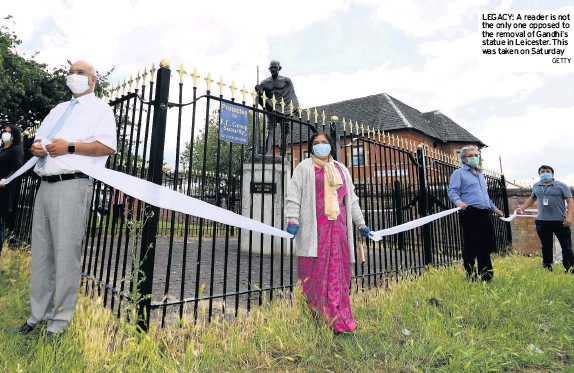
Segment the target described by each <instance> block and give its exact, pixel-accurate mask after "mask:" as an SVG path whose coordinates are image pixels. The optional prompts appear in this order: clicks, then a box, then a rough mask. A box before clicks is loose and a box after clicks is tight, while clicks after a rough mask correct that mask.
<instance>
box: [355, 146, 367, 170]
mask: <svg viewBox="0 0 574 373" xmlns="http://www.w3.org/2000/svg"><path fill="white" fill-rule="evenodd" d="M352 154H353V166H364V165H365V154H364V149H363V148H353V152H352Z"/></svg>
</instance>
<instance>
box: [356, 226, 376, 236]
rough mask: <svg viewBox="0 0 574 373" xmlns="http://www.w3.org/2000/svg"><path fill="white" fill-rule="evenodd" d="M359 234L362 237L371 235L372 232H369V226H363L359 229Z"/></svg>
mask: <svg viewBox="0 0 574 373" xmlns="http://www.w3.org/2000/svg"><path fill="white" fill-rule="evenodd" d="M359 232H360V233H361V236H363V237H373V232H371V228H369V227H367V226H365V227H364V228H361V229H359Z"/></svg>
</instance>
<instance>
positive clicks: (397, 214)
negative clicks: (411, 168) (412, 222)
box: [393, 180, 405, 250]
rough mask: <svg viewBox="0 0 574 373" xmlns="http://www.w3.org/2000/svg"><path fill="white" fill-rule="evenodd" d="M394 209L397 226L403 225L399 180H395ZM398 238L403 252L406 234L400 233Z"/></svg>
mask: <svg viewBox="0 0 574 373" xmlns="http://www.w3.org/2000/svg"><path fill="white" fill-rule="evenodd" d="M393 189H394V190H393V194H394V198H393V200H394V201H393V202H394V203H393V204H394V206H393V208H394V210H395V219H396V220H395V225H401V224H403V199H402V194H401V182H400V181H399V180H395V183H394V188H393ZM397 236H398V237H397V238H398V245H399V250H403V249H404V248H405V234H404V233H399V234H398V235H397Z"/></svg>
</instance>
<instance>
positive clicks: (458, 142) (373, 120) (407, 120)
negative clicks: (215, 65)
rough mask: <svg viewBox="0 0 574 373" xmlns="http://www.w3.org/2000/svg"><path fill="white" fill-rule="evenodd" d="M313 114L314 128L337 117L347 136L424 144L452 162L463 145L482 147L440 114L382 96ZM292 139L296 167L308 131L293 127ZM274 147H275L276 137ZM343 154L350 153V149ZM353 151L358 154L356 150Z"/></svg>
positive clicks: (366, 157) (343, 103) (339, 104)
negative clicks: (386, 137)
mask: <svg viewBox="0 0 574 373" xmlns="http://www.w3.org/2000/svg"><path fill="white" fill-rule="evenodd" d="M315 110H316V112H317V113H318V114H319V116H320V117H319V120H318V122H319V123H318V126H321V125H322V123H320V122H321V119H323V121H324V120H325V119H324V118H327V119H326V120H327V122H328V121H329V119H328V118H331V117H332V116H337V117H338V126H340V128H341V129H344V131H345V132H347V133H349V132H351V133H357V132H358V133H362V134H366V133H367V130H371V131H374V133H385V134H387V135H391V136H396V137H397V141H399V140H398V139H401V140H400V141H403V142H404V143H408V144H416V145H419V144H421V143H423V144H426V145H427V146H428V147H429V149H433V150H436V151H440V152H441V153H443V154H446V155H449V156H451V157H453V158H455V157H456V156H457V155H458V152H459V151H460V148H461V147H463V146H465V145H470V144H472V145H476V146H478V147H479V148H484V147H486V144H484V143H483V142H482V141H481V140H480V139H478V138H477V137H475V136H474V135H472V134H471V133H470V132H468V131H467V130H465V129H464V128H463V127H461V126H460V125H459V124H457V123H455V122H454V121H453V120H452V119H450V118H449V117H448V116H446V115H444V114H443V113H441V112H440V111H438V110H435V111H430V112H425V113H423V112H421V111H419V110H417V109H415V108H413V107H411V106H409V105H407V104H405V103H403V102H402V101H400V100H398V99H396V98H394V97H392V96H390V95H389V94H386V93H380V94H376V95H371V96H366V97H361V98H355V99H351V100H345V101H341V102H336V103H333V104H328V105H322V106H318V107H316V108H311V112H315ZM323 114H324V116H323ZM350 123H352V126H353V128H352V129H351V128H350V126H349V124H350ZM323 124H324V122H323ZM327 124H328V123H327ZM292 136H293V137H292V140H290V141H292V144H293V148H292V151H293V153H294V158H295V163H298V162H299V161H300V159H298V155H299V154H301V152H300V151H299V144H301V146H302V147H303V148H304V147H305V146H306V142H307V139H308V136H309V131H306V130H303V131H301V133H299V131H298V129H297V127H295V128H293V134H292ZM373 138H375V139H376V138H377V137H376V136H373ZM342 141H344V140H342ZM277 143H279V137H278V136H277ZM347 151H351V149H348V150H347ZM354 151H355V152H359V151H360V150H354ZM341 156H343V154H341ZM348 156H352V157H355V158H357V157H361V158H363V159H364V160H365V161H367V162H368V161H369V158H370V157H369V155H367V154H349V155H348Z"/></svg>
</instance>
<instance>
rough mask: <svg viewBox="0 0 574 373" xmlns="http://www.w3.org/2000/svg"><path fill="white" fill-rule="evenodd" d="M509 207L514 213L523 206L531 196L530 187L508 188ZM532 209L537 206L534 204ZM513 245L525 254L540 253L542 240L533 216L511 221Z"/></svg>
mask: <svg viewBox="0 0 574 373" xmlns="http://www.w3.org/2000/svg"><path fill="white" fill-rule="evenodd" d="M507 193H508V208H509V209H510V213H511V214H512V213H513V212H514V210H516V209H517V208H519V207H520V206H522V204H523V203H524V201H526V200H527V199H528V197H530V193H531V191H530V190H529V189H507ZM530 208H531V209H535V208H537V205H536V204H534V205H533V206H531V207H530ZM510 226H511V228H512V247H513V248H514V249H515V250H517V251H518V252H521V253H524V254H534V253H538V254H539V253H540V240H539V239H538V235H537V234H536V228H535V227H534V219H533V218H516V219H514V220H513V221H512V222H511V223H510Z"/></svg>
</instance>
